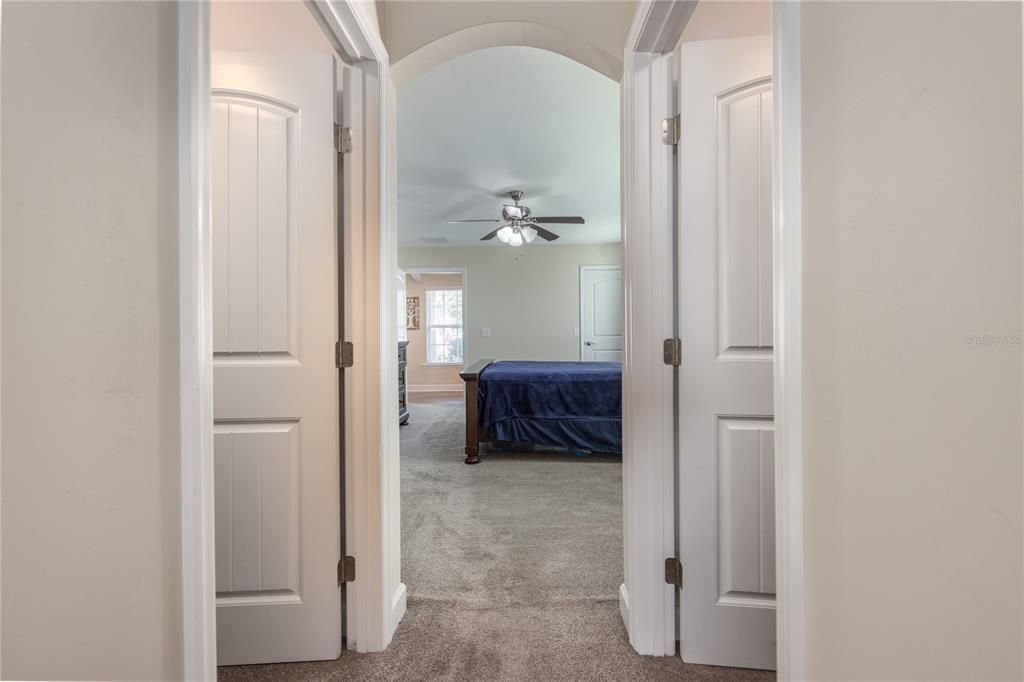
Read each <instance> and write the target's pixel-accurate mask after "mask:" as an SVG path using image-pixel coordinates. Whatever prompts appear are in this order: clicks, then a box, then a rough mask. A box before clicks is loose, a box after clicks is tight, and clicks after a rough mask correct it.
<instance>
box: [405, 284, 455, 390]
mask: <svg viewBox="0 0 1024 682" xmlns="http://www.w3.org/2000/svg"><path fill="white" fill-rule="evenodd" d="M405 281H406V284H405V286H406V289H405V295H406V297H410V296H418V297H419V299H420V328H419V329H418V330H416V329H408V330H407V331H406V333H407V334H408V335H409V347H408V349H407V352H408V360H407V361H408V365H407V366H406V382H407V383H408V384H409V387H410V389H413V390H415V388H416V387H417V386H458V387H461V386H462V379H461V378H459V372H461V371H462V366H461V365H460V366H458V367H452V366H450V365H434V366H427V365H426V362H427V289H461V288H462V275H427V274H425V275H422V276H421V277H420V281H419V282H417V281H416V280H415V279H414V278H413V277H412V276H409V275H407V276H406V278H405Z"/></svg>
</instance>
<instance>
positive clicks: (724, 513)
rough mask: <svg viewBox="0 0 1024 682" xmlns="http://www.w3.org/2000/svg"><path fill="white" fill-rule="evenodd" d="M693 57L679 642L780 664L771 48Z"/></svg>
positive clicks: (730, 657)
mask: <svg viewBox="0 0 1024 682" xmlns="http://www.w3.org/2000/svg"><path fill="white" fill-rule="evenodd" d="M680 55H681V60H682V63H681V65H680V67H681V68H680V71H679V74H680V78H679V92H680V97H681V101H680V119H681V136H680V142H679V147H678V163H679V174H678V182H679V185H678V192H679V207H680V208H679V328H680V338H681V339H682V350H683V355H682V366H681V367H680V373H679V451H680V452H679V461H680V465H679V511H680V517H681V518H680V525H679V529H680V535H679V546H680V558H681V559H682V562H683V589H682V591H681V594H680V609H681V610H680V628H681V630H680V649H681V653H682V658H683V660H684V661H687V662H689V663H707V664H712V665H723V666H739V667H745V668H768V669H774V668H775V515H774V507H775V497H774V492H775V481H774V452H773V442H774V441H773V429H774V424H773V406H772V397H773V396H772V382H773V377H772V372H773V350H772V314H773V313H772V181H771V156H772V106H771V101H772V86H771V72H772V64H771V44H770V40H769V38H768V37H767V36H763V37H751V38H736V39H728V40H712V41H703V42H693V43H683V45H682V48H681V50H680Z"/></svg>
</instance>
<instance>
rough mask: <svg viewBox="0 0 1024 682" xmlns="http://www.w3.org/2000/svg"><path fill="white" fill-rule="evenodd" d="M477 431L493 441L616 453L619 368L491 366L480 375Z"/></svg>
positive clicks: (619, 450) (562, 364)
mask: <svg viewBox="0 0 1024 682" xmlns="http://www.w3.org/2000/svg"><path fill="white" fill-rule="evenodd" d="M479 410H480V425H481V426H483V427H484V428H486V429H487V430H488V431H489V432H490V434H491V436H492V437H493V438H494V439H495V440H500V441H508V442H513V443H533V444H535V445H554V446H559V447H566V448H575V449H577V450H590V451H592V452H606V453H615V454H621V453H622V365H621V364H619V363H617V362H525V361H507V362H495V363H494V364H492V365H489V366H488V367H487V368H486V369H484V371H483V372H482V373H481V374H480V403H479Z"/></svg>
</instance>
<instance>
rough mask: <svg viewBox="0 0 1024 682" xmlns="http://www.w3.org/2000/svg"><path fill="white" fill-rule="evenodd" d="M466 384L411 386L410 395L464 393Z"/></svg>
mask: <svg viewBox="0 0 1024 682" xmlns="http://www.w3.org/2000/svg"><path fill="white" fill-rule="evenodd" d="M465 388H466V385H465V384H416V385H413V384H409V393H462V391H463V390H465Z"/></svg>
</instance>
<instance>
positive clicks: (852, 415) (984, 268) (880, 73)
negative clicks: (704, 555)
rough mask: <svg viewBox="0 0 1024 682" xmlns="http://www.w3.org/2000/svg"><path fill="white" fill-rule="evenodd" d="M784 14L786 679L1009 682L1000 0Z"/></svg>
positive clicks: (1009, 189) (1016, 270)
mask: <svg viewBox="0 0 1024 682" xmlns="http://www.w3.org/2000/svg"><path fill="white" fill-rule="evenodd" d="M802 31H803V38H804V41H805V42H804V44H803V53H802V61H801V64H802V68H803V78H804V80H803V95H804V113H803V120H804V125H805V132H804V138H803V150H804V192H805V204H804V239H805V241H804V301H805V309H804V321H805V338H804V352H805V355H804V363H805V364H804V382H805V384H804V404H805V405H806V409H807V412H806V416H805V417H804V423H805V433H804V450H805V464H804V467H805V489H804V493H805V502H806V514H805V519H806V524H807V525H806V543H807V574H806V577H807V608H808V622H807V634H808V642H807V655H808V669H807V674H808V677H809V679H815V680H829V679H894V680H895V679H1020V678H1021V676H1022V673H1024V671H1022V670H1021V655H1022V654H1021V648H1022V641H1024V633H1022V630H1021V617H1022V595H1021V589H1022V580H1024V576H1022V573H1021V556H1022V555H1021V549H1022V548H1021V532H1022V528H1021V525H1022V499H1021V451H1022V443H1021V416H1022V412H1021V410H1022V405H1021V347H1020V345H1019V343H1013V344H1011V345H1002V344H999V345H996V346H991V347H978V346H976V345H972V337H977V336H982V335H992V336H1002V335H1007V336H1011V337H1012V336H1014V335H1020V334H1021V221H1022V215H1021V181H1022V178H1021V17H1020V5H1019V4H1016V3H1014V4H981V3H977V4H976V3H962V4H961V3H952V2H950V3H946V2H942V3H907V4H897V3H859V2H858V3H808V4H805V5H804V9H803V27H802ZM1018 339H1019V336H1018Z"/></svg>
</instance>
